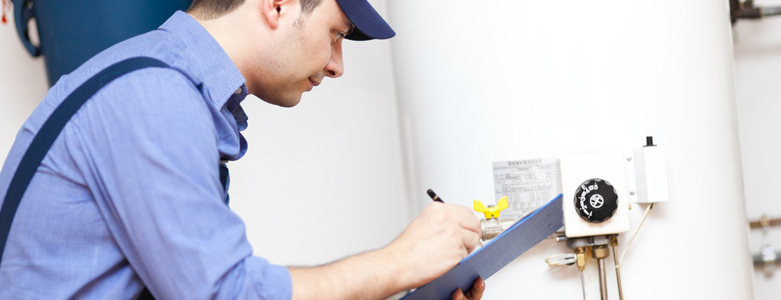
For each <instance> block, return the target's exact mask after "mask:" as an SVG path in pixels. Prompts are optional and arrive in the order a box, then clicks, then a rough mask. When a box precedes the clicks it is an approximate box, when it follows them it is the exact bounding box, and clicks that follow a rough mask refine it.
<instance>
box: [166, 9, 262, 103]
mask: <svg viewBox="0 0 781 300" xmlns="http://www.w3.org/2000/svg"><path fill="white" fill-rule="evenodd" d="M160 29H162V30H165V31H169V32H171V33H173V34H175V35H176V36H178V37H179V38H180V39H181V41H182V43H184V46H185V48H186V49H187V51H192V52H193V55H189V57H188V58H189V59H190V60H191V62H192V63H194V64H195V65H194V68H193V69H191V70H190V71H191V72H192V73H193V74H192V75H194V76H195V78H194V79H196V80H197V81H201V82H202V83H203V85H202V88H203V89H204V90H203V91H202V92H203V93H204V94H207V95H209V97H210V98H211V100H212V101H213V102H214V105H215V106H216V107H222V106H223V105H225V102H227V101H228V100H229V99H230V98H231V96H233V95H234V92H235V91H236V90H237V89H242V90H243V91H244V92H242V93H241V94H242V96H246V95H247V94H246V88H245V87H244V83H245V82H246V80H245V79H244V76H242V75H241V72H239V69H238V68H236V65H235V64H234V63H233V61H232V60H231V59H230V57H229V56H228V53H225V50H223V49H222V47H221V46H220V44H219V43H217V40H215V39H214V37H212V35H211V34H210V33H209V32H208V31H206V29H205V28H203V26H201V24H200V23H198V21H196V20H195V19H194V18H193V17H191V16H190V15H188V14H187V13H185V12H183V11H177V12H176V13H174V15H173V16H171V17H170V18H169V19H168V21H166V22H165V23H164V24H163V25H161V26H160ZM243 99H244V97H241V99H240V100H243ZM240 100H239V102H241V101H240Z"/></svg>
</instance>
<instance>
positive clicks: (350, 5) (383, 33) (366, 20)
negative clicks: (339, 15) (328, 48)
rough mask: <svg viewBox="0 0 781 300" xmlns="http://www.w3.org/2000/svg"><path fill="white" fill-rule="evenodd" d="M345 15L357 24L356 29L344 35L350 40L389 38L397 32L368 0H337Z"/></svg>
mask: <svg viewBox="0 0 781 300" xmlns="http://www.w3.org/2000/svg"><path fill="white" fill-rule="evenodd" d="M336 3H338V4H339V7H341V8H342V12H344V15H345V16H347V18H348V19H350V22H352V23H353V25H355V30H353V32H352V33H351V34H350V35H348V36H346V37H344V38H346V39H348V40H354V41H365V40H372V39H380V40H384V39H389V38H392V37H393V36H395V35H396V32H395V31H393V29H392V28H391V27H390V25H388V22H385V20H383V19H382V17H381V16H380V14H378V13H377V11H376V10H374V7H372V5H371V4H369V1H367V0H336Z"/></svg>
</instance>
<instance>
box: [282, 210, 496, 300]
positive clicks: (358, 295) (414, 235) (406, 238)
mask: <svg viewBox="0 0 781 300" xmlns="http://www.w3.org/2000/svg"><path fill="white" fill-rule="evenodd" d="M479 238H480V221H479V220H478V219H477V218H476V217H475V216H474V215H473V214H472V212H471V210H469V208H467V207H465V206H460V205H452V204H442V203H432V204H431V205H429V207H428V208H426V210H424V211H423V213H422V214H421V215H420V216H419V217H418V218H417V219H415V221H413V222H412V224H410V226H409V227H407V229H406V230H404V232H403V233H402V234H401V235H399V237H398V238H396V240H394V241H393V243H391V244H390V245H388V246H386V247H384V248H382V249H379V250H375V251H371V252H366V253H362V254H359V255H355V256H352V257H349V258H346V259H344V260H341V261H337V262H334V263H331V264H328V265H324V266H319V267H313V268H289V270H290V275H291V278H292V280H293V299H294V300H302V299H385V298H388V297H390V296H392V295H394V294H396V293H398V292H400V291H403V290H406V289H410V288H417V287H420V286H421V285H423V284H425V283H428V282H429V281H431V280H434V279H435V278H437V277H439V276H441V275H443V274H444V273H445V272H447V271H448V270H450V269H452V268H453V267H454V266H455V265H456V264H458V263H459V262H460V261H461V260H462V259H464V258H465V257H466V256H467V255H468V254H469V253H470V252H472V250H474V248H475V245H476V244H477V241H478V240H479ZM478 281H479V282H478V283H479V285H478V286H477V287H475V288H473V289H472V290H470V291H468V292H467V296H471V297H472V298H470V299H479V298H480V297H481V296H482V291H483V288H484V286H483V284H482V280H478ZM457 294H458V293H457V292H456V293H454V294H453V298H454V299H462V298H457V297H458V296H457ZM462 295H463V294H462Z"/></svg>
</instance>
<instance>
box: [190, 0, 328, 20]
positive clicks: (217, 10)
mask: <svg viewBox="0 0 781 300" xmlns="http://www.w3.org/2000/svg"><path fill="white" fill-rule="evenodd" d="M299 1H300V2H301V12H302V14H306V15H308V14H310V13H312V11H314V10H315V8H317V6H318V5H320V3H321V2H323V0H299ZM242 4H244V0H193V3H192V4H190V8H189V9H187V12H189V13H193V14H195V15H197V16H198V17H199V18H201V19H204V20H211V19H216V18H219V17H221V16H223V15H225V14H227V13H230V12H232V11H233V10H235V9H236V8H237V7H239V6H241V5H242Z"/></svg>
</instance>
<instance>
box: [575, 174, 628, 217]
mask: <svg viewBox="0 0 781 300" xmlns="http://www.w3.org/2000/svg"><path fill="white" fill-rule="evenodd" d="M617 208H618V193H616V189H615V188H613V185H611V184H610V183H609V182H607V181H605V180H604V179H599V178H592V179H589V180H586V181H585V182H583V183H581V184H580V186H578V190H577V191H575V209H576V210H577V211H578V215H580V218H581V219H583V220H585V221H586V222H590V223H602V222H605V221H607V220H609V219H610V218H611V217H613V215H614V214H615V213H616V209H617Z"/></svg>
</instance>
